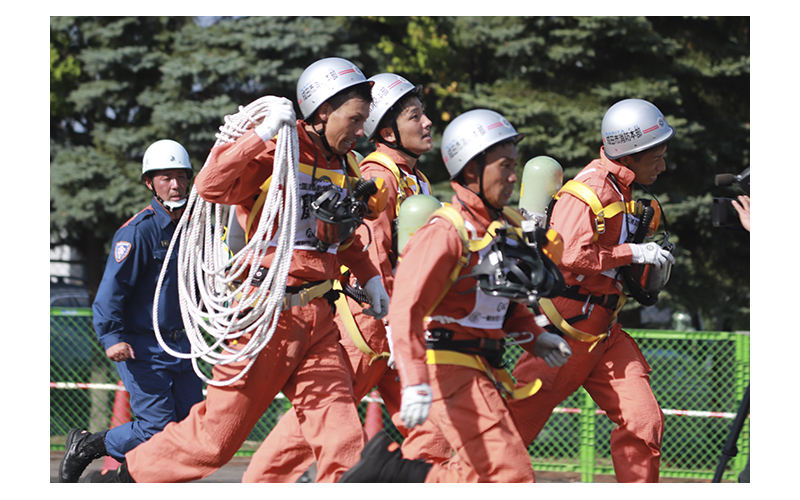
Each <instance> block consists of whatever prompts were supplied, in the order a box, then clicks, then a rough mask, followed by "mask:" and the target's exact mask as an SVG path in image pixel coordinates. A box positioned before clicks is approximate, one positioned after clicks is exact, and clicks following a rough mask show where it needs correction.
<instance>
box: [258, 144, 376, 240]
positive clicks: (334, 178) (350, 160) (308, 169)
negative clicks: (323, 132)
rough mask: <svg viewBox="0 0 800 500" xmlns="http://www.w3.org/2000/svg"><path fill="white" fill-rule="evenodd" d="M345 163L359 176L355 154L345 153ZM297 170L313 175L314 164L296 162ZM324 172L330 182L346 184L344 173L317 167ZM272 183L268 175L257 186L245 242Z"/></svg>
mask: <svg viewBox="0 0 800 500" xmlns="http://www.w3.org/2000/svg"><path fill="white" fill-rule="evenodd" d="M347 164H348V165H349V166H350V168H351V169H353V171H354V172H355V174H356V175H357V176H358V177H361V170H359V168H358V163H356V159H355V155H353V154H352V153H348V154H347ZM298 170H299V171H300V172H302V173H304V174H306V175H310V176H313V175H314V166H313V165H307V164H305V163H300V164H298ZM322 173H324V174H325V176H326V177H328V178H329V179H330V180H331V183H333V184H335V185H337V186H339V187H345V186H346V185H347V181H346V177H345V175H344V174H340V173H339V172H336V171H335V170H327V169H317V174H322ZM271 183H272V176H269V177H268V178H267V180H265V181H264V183H263V184H261V187H260V188H259V189H260V190H261V193H260V194H259V195H258V199H256V202H255V204H254V205H253V208H252V209H251V210H250V215H249V216H248V217H247V224H246V226H245V228H244V240H245V242H247V241H248V240H249V238H250V228H251V227H252V226H253V222H255V218H256V214H257V213H258V212H259V210H261V207H263V206H264V201H266V199H267V192H268V191H269V186H270V184H271Z"/></svg>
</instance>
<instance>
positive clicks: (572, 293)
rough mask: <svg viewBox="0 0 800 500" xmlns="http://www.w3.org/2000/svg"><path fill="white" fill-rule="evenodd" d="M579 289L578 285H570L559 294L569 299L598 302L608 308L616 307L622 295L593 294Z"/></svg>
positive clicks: (597, 303) (591, 302)
mask: <svg viewBox="0 0 800 500" xmlns="http://www.w3.org/2000/svg"><path fill="white" fill-rule="evenodd" d="M578 290H579V287H577V286H568V287H567V288H565V289H564V290H563V291H562V292H560V293H559V295H560V296H562V297H566V298H568V299H573V300H579V301H581V302H588V303H590V304H596V305H598V306H600V307H605V308H606V309H615V308H616V307H617V304H618V303H619V298H620V295H617V294H610V295H592V294H588V293H580V292H579V291H578Z"/></svg>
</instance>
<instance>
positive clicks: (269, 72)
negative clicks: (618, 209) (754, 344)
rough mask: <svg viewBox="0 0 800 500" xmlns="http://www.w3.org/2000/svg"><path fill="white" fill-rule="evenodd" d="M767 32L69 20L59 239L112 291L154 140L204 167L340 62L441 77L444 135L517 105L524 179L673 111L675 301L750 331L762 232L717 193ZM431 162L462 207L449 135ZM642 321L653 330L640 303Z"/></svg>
mask: <svg viewBox="0 0 800 500" xmlns="http://www.w3.org/2000/svg"><path fill="white" fill-rule="evenodd" d="M749 28H750V20H749V18H747V17H499V16H497V17H469V16H464V17H425V16H412V17H378V16H369V17H325V18H320V17H256V18H208V19H203V20H196V19H192V18H155V17H144V18H134V17H130V18H128V17H123V18H111V17H102V18H62V17H53V18H51V30H50V32H51V36H50V38H51V168H50V179H51V237H52V238H53V239H54V241H55V242H56V243H65V244H70V245H73V246H75V247H77V248H78V249H79V250H80V251H81V252H82V253H83V255H84V256H85V257H86V259H87V261H88V263H89V266H88V268H89V271H88V273H87V274H88V276H87V278H88V281H89V283H90V286H91V287H94V286H96V283H97V282H98V280H99V277H100V275H101V274H102V268H103V266H104V263H105V255H106V252H107V251H108V248H107V247H108V245H109V241H110V238H111V236H112V234H113V232H114V231H115V230H116V228H117V227H118V226H119V225H120V224H121V223H122V222H124V220H126V219H127V218H128V217H130V216H131V215H132V214H133V213H134V212H135V211H136V210H137V209H139V208H141V207H142V206H144V205H145V204H146V203H147V200H148V199H149V194H148V193H147V192H146V190H145V189H144V188H143V187H142V186H141V184H140V182H139V173H140V168H141V157H142V155H143V153H144V150H145V149H146V147H147V146H148V145H149V144H150V143H152V142H153V141H155V140H157V139H160V138H165V137H169V138H173V139H175V140H177V141H179V142H181V143H182V144H184V145H185V146H186V148H187V150H188V151H189V154H190V156H191V158H192V160H193V162H194V164H195V167H196V170H198V169H199V168H200V167H201V165H202V163H203V162H204V161H205V157H206V155H207V153H208V150H209V148H210V147H211V146H212V145H213V143H214V140H215V137H214V136H215V133H216V131H217V129H218V127H219V126H220V125H221V123H222V120H223V117H224V116H225V115H226V114H231V113H234V112H236V110H237V107H238V106H240V105H246V104H248V103H249V102H251V101H253V100H254V99H256V98H258V97H261V96H262V95H266V94H273V95H281V96H285V97H288V98H290V99H292V100H295V95H294V94H295V85H296V81H297V78H298V77H299V75H300V73H301V72H302V70H303V68H305V67H306V66H307V65H308V64H310V63H312V62H313V61H315V60H317V59H320V58H322V57H328V56H340V57H346V58H348V59H350V60H352V61H353V62H355V63H356V64H358V65H359V67H361V68H362V70H363V71H364V73H365V74H367V76H370V75H373V74H376V73H381V72H387V71H392V72H397V73H400V74H403V75H404V76H406V77H407V78H409V79H410V80H411V81H413V82H415V83H418V84H422V85H424V87H425V93H424V94H423V96H422V99H423V102H424V104H425V106H426V108H427V111H428V115H429V116H430V118H431V119H432V120H433V122H434V134H435V137H436V138H437V141H438V140H439V138H440V137H441V133H442V131H443V130H444V128H445V127H446V126H447V124H448V123H449V121H450V120H451V119H452V118H454V117H455V116H457V115H458V114H460V113H462V112H464V111H467V110H469V109H473V108H477V107H485V108H489V109H494V110H497V111H500V112H502V113H503V114H504V115H505V116H507V117H508V118H509V119H510V120H511V122H512V123H513V124H514V125H515V126H516V127H517V129H518V130H520V131H522V132H525V133H526V134H527V137H526V139H525V141H523V142H522V143H521V144H520V157H521V160H522V161H521V163H520V171H521V169H522V167H523V166H524V163H525V162H526V161H527V160H528V159H530V158H532V157H534V156H538V155H548V156H552V157H554V158H556V159H557V160H558V161H559V162H561V164H562V165H563V166H564V168H565V179H569V178H571V177H572V176H574V175H575V174H576V173H577V172H578V170H580V168H582V167H583V166H584V165H585V164H586V163H588V162H589V161H591V160H592V159H593V158H594V157H596V156H597V154H598V150H599V148H600V145H601V142H600V133H599V129H600V123H601V120H602V117H603V114H604V113H605V110H606V109H607V108H608V107H609V106H611V105H612V104H613V103H615V102H617V101H619V100H621V99H624V98H628V97H637V98H642V99H647V100H650V101H652V102H653V103H655V104H656V105H657V106H658V107H659V108H660V109H661V110H662V111H663V112H664V113H665V115H666V116H667V118H668V120H669V122H670V124H672V125H673V126H675V127H676V128H677V130H678V133H677V135H676V137H675V138H674V139H673V140H672V141H671V142H670V150H669V153H668V163H669V164H668V169H669V170H668V172H667V173H665V174H664V175H662V176H661V178H660V179H659V181H658V182H657V183H656V184H655V185H654V186H652V189H651V191H652V194H653V195H654V196H656V197H657V198H658V199H659V200H660V201H661V203H662V204H663V206H664V211H665V214H666V219H667V220H668V222H669V230H670V232H671V235H672V239H673V240H674V241H675V242H676V243H677V245H678V254H677V256H678V259H679V264H678V265H677V266H676V267H675V268H674V271H673V276H672V279H671V281H670V283H669V285H668V287H667V288H666V289H665V290H664V291H663V292H662V296H661V297H662V298H661V300H660V301H659V304H658V305H659V307H669V308H671V309H672V310H675V311H686V312H689V313H691V315H692V317H693V318H694V320H695V323H696V324H695V326H696V327H698V328H699V327H704V328H705V329H714V328H719V329H732V328H737V329H747V328H749V320H748V313H749V238H748V235H747V233H741V232H731V231H725V230H721V229H717V228H713V227H712V224H711V199H712V197H713V196H732V195H734V194H735V193H734V192H733V190H730V189H728V190H725V189H721V188H715V187H714V185H713V179H714V176H715V175H716V174H719V173H739V172H741V171H742V170H744V168H746V167H748V166H749V156H750V155H749V147H750V144H749V136H750V129H749V108H750V97H749V94H750V55H749V54H750V37H749ZM357 147H358V149H359V150H360V151H361V152H362V153H367V152H369V151H370V150H371V148H372V145H369V144H367V143H366V141H363V140H362V141H360V142H359V144H358V146H357ZM420 166H421V168H423V169H424V170H425V172H426V173H428V174H429V177H431V179H432V180H433V181H435V182H438V184H437V185H436V190H437V194H438V195H439V196H440V198H442V199H449V194H448V190H449V184H448V182H447V180H446V179H447V175H446V172H445V169H444V166H443V164H442V161H441V156H440V152H439V150H438V142H437V147H436V149H435V150H434V151H433V152H431V153H429V154H426V155H424V156H423V157H422V158H421V159H420ZM636 196H637V197H646V196H647V197H649V196H650V195H648V194H647V193H645V192H644V191H637V192H636ZM732 262H735V263H736V264H737V265H736V266H731V265H730V263H732ZM624 313H625V314H626V315H627V317H626V318H625V319H626V321H627V324H629V325H632V326H634V325H636V324H637V323H636V321H637V317H638V313H639V308H638V307H637V304H635V303H631V304H630V305H629V306H627V307H626V311H625V312H624ZM666 326H668V325H666Z"/></svg>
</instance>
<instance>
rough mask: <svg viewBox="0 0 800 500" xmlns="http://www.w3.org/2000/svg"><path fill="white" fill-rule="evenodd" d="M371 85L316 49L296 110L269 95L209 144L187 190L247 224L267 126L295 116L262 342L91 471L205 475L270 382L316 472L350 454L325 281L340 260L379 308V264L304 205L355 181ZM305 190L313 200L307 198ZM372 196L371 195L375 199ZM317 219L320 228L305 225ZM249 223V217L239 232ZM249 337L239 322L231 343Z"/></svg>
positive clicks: (249, 420) (342, 192)
mask: <svg viewBox="0 0 800 500" xmlns="http://www.w3.org/2000/svg"><path fill="white" fill-rule="evenodd" d="M331 75H334V76H331ZM370 91H371V84H370V82H368V81H367V80H366V78H365V77H364V75H363V73H362V72H361V70H359V69H358V68H357V67H356V66H355V65H353V64H352V63H351V62H350V61H347V60H345V59H341V58H327V59H322V60H319V61H317V62H315V63H314V64H312V65H310V66H309V67H308V68H306V70H305V71H304V72H303V74H302V75H301V77H300V80H299V81H298V85H297V96H298V103H299V106H300V110H301V112H303V116H304V119H303V120H295V113H294V107H293V105H292V103H291V101H289V100H288V99H283V98H277V97H276V98H274V100H273V101H272V102H271V104H270V110H269V113H268V115H267V116H266V117H265V118H264V121H263V123H261V124H260V125H257V126H256V127H255V128H254V129H252V130H249V131H248V132H246V133H244V134H243V135H242V136H241V137H239V138H238V139H237V140H236V141H235V142H232V143H227V144H223V145H220V146H216V147H215V148H213V149H212V150H211V153H210V155H209V159H208V161H207V163H206V166H205V167H204V168H203V170H202V171H201V172H200V174H199V175H198V177H197V180H196V186H197V190H198V193H199V194H200V195H201V196H202V197H203V198H204V199H205V200H207V201H209V202H213V203H221V204H229V205H235V206H236V214H237V217H238V218H239V221H240V223H241V224H242V226H243V227H247V226H245V221H246V220H247V218H248V215H249V214H250V212H251V210H253V207H254V206H255V202H256V199H257V198H258V195H259V192H260V186H262V184H264V182H265V181H266V180H267V179H268V178H269V177H270V176H271V174H272V171H273V169H272V167H273V161H274V157H275V149H276V141H275V139H274V137H275V136H276V134H277V132H278V131H279V130H280V129H281V127H283V126H284V125H291V126H295V125H296V127H297V134H298V138H299V152H300V157H299V161H300V172H299V174H298V186H299V194H300V195H301V199H302V200H303V202H302V203H303V207H302V208H303V210H301V215H300V217H298V219H299V220H298V222H297V236H296V241H295V242H294V250H293V256H292V262H291V267H290V269H289V277H288V281H287V289H286V290H287V296H286V299H285V305H284V309H283V311H282V313H281V315H280V320H279V322H278V325H277V329H276V330H275V333H274V334H273V336H272V339H271V340H270V342H269V344H268V345H267V346H266V347H264V349H263V350H262V351H261V352H260V353H259V355H258V358H256V361H255V363H254V364H253V365H252V367H251V368H250V370H249V371H248V372H247V373H246V374H245V375H244V376H243V377H242V378H240V379H239V380H237V381H236V382H235V383H233V384H231V385H227V386H221V387H220V386H216V385H209V387H208V393H207V396H206V400H205V401H203V402H201V403H198V404H197V405H195V406H194V407H193V408H192V410H191V412H190V414H189V416H188V417H187V418H186V419H185V420H183V421H182V422H180V423H179V424H175V425H169V426H167V427H166V428H165V429H164V431H162V432H161V433H159V434H157V435H155V436H154V437H153V438H152V439H151V440H149V441H148V442H147V443H144V444H146V446H144V445H142V446H139V447H137V448H135V449H134V450H132V451H130V452H129V453H128V454H127V455H126V460H125V462H123V464H122V466H121V467H120V468H119V469H118V470H117V471H111V472H110V473H108V474H105V475H104V476H103V477H101V478H97V482H186V481H193V480H197V479H200V478H203V477H206V476H208V475H210V474H211V473H213V472H214V471H216V470H217V469H218V468H219V467H221V466H222V465H224V464H225V463H227V461H228V460H230V459H231V458H232V457H233V455H234V453H235V452H236V451H237V450H238V449H239V447H240V446H241V444H242V443H243V442H244V440H245V439H246V438H247V436H248V435H249V433H250V432H251V430H252V429H253V426H254V425H255V424H256V422H257V421H258V419H259V418H261V416H262V415H263V413H264V411H265V410H266V409H267V407H268V406H269V405H270V403H271V402H272V400H273V398H274V397H275V396H276V395H277V394H278V392H283V394H284V395H286V397H287V398H288V399H289V401H290V402H291V403H292V405H293V407H294V408H295V409H296V411H297V412H298V414H302V424H301V428H302V430H303V435H304V436H305V437H306V439H307V440H308V442H309V444H310V445H311V447H312V448H313V450H314V454H315V458H316V460H317V467H318V473H317V480H318V481H321V482H327V481H336V480H338V479H339V477H340V476H341V474H342V473H343V472H344V471H346V470H347V469H349V468H350V467H351V466H352V465H353V464H354V463H356V462H357V460H358V455H359V452H360V451H361V450H362V448H363V447H364V443H365V441H366V437H365V433H364V430H363V429H362V427H361V423H360V421H359V418H358V413H357V411H356V400H355V397H354V395H353V389H352V381H351V379H350V369H349V366H348V362H347V359H346V355H345V353H344V352H343V350H342V348H341V345H340V344H339V331H338V329H337V328H336V325H335V323H334V321H333V308H332V303H333V299H334V297H335V294H333V295H331V293H332V292H334V290H332V282H333V280H335V279H336V278H337V277H338V276H339V275H340V273H341V271H340V268H341V266H342V265H347V266H348V267H350V268H351V269H353V272H354V273H355V274H356V276H357V277H358V279H359V280H360V282H363V283H365V285H364V291H365V293H366V295H367V297H368V298H369V300H370V303H371V305H370V306H368V308H367V309H368V312H369V314H373V315H374V316H375V317H376V318H381V317H383V316H384V315H385V314H386V312H387V311H388V305H389V297H388V295H387V294H386V291H385V290H384V287H383V285H382V284H381V278H380V276H379V274H378V270H377V269H376V268H375V266H373V265H372V264H371V262H370V261H369V259H367V258H366V254H365V253H363V252H362V250H363V248H364V245H365V242H362V241H361V238H360V237H359V236H358V235H352V234H351V235H350V236H349V238H348V239H347V240H345V241H329V240H328V239H327V237H328V236H329V233H327V232H325V231H324V229H325V227H326V226H325V224H334V225H336V229H337V231H336V233H337V234H339V235H341V236H342V237H347V236H348V235H347V233H346V231H345V233H344V234H342V228H343V224H344V223H343V224H336V222H337V221H333V220H329V219H328V215H329V214H328V215H324V214H320V215H318V214H316V212H315V210H319V209H320V208H321V207H322V206H323V205H324V200H327V199H334V198H335V199H339V198H344V197H346V196H349V195H350V194H352V193H353V192H354V191H355V189H354V188H352V186H353V182H356V181H358V179H357V178H356V173H357V172H356V171H355V170H354V168H353V167H354V166H355V157H354V156H353V154H352V152H351V150H352V148H353V146H354V145H355V143H356V140H357V139H358V138H359V137H361V136H362V135H363V124H364V121H365V120H366V118H367V116H368V115H369V105H370V102H371V100H372V96H371V92H370ZM337 179H338V181H337ZM339 181H341V182H339ZM328 194H330V196H328ZM379 195H380V192H379V193H377V194H376V195H375V196H379ZM383 195H384V196H385V192H384V194H383ZM315 199H316V200H317V201H318V202H319V203H318V207H315V206H314V205H315V204H313V203H310V202H311V201H313V200H315ZM383 203H384V204H385V199H384V201H383ZM374 205H375V206H381V203H380V200H375V203H374ZM312 215H313V217H312ZM318 222H320V223H321V225H322V230H323V231H322V232H320V231H319V230H318V231H317V232H316V233H315V232H314V231H315V228H319V227H320V224H318ZM358 222H359V221H357V220H356V221H353V220H349V221H348V222H347V223H348V224H351V223H352V224H355V223H358ZM352 229H353V230H354V229H355V227H354V226H353V227H352ZM255 230H256V227H252V228H250V230H249V234H248V235H249V236H252V235H253V234H255ZM323 235H325V236H323ZM281 257H282V256H281V255H276V254H275V247H274V246H272V247H270V251H268V252H267V255H266V256H265V258H264V260H263V261H262V262H261V263H260V264H261V266H262V268H268V267H269V266H270V265H271V263H272V262H273V260H274V259H280V258H281ZM304 299H307V301H306V300H304ZM248 338H249V337H248V334H244V335H243V336H242V337H241V338H240V340H239V345H241V344H244V343H246V342H247V340H248ZM246 364H247V361H241V362H236V363H231V364H227V365H222V364H218V365H216V366H215V367H214V370H213V375H214V379H215V380H228V379H231V378H232V377H233V376H235V375H238V374H239V373H240V372H241V370H242V368H243V367H244V365H246Z"/></svg>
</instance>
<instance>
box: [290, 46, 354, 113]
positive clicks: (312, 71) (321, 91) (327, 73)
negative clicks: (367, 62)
mask: <svg viewBox="0 0 800 500" xmlns="http://www.w3.org/2000/svg"><path fill="white" fill-rule="evenodd" d="M366 81H367V78H366V77H365V76H364V73H362V72H361V70H360V69H359V68H358V66H356V65H355V64H353V63H351V62H350V61H348V60H347V59H342V58H341V57H328V58H325V59H320V60H319V61H317V62H315V63H313V64H311V65H310V66H309V67H307V68H306V69H305V70H304V71H303V74H301V75H300V79H299V80H297V104H298V105H299V106H300V112H301V113H303V119H304V120H307V119H308V117H310V116H311V114H312V113H313V112H314V111H316V110H317V108H318V107H320V105H322V103H323V102H325V101H327V100H328V99H330V98H331V97H332V96H334V95H336V94H337V93H339V92H340V91H342V90H344V89H346V88H348V87H352V86H353V85H358V84H359V83H363V82H366Z"/></svg>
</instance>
